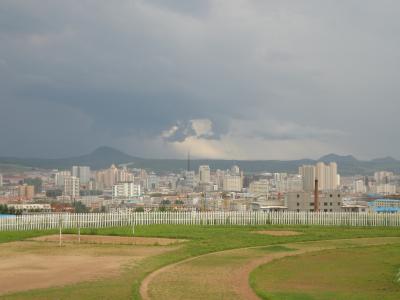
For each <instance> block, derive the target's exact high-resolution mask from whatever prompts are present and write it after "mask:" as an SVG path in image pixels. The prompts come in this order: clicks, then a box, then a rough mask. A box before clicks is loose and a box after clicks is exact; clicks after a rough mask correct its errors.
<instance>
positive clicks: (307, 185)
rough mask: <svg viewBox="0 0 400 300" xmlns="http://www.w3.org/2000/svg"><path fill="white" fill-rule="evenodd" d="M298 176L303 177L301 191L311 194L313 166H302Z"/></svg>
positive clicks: (313, 176) (313, 177)
mask: <svg viewBox="0 0 400 300" xmlns="http://www.w3.org/2000/svg"><path fill="white" fill-rule="evenodd" d="M299 174H300V175H301V176H302V177H303V190H304V191H306V192H311V191H313V190H314V187H315V166H313V165H304V166H301V167H300V168H299Z"/></svg>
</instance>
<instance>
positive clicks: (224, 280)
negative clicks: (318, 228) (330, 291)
mask: <svg viewBox="0 0 400 300" xmlns="http://www.w3.org/2000/svg"><path fill="white" fill-rule="evenodd" d="M388 243H400V238H366V239H348V240H331V241H318V242H302V243H292V244H286V245H284V246H286V247H289V248H291V249H293V250H294V251H280V252H262V251H260V249H263V248H265V249H267V248H268V247H266V246H263V247H250V248H241V249H234V250H227V251H221V252H214V253H209V254H205V255H201V256H197V257H192V258H188V259H186V260H183V261H180V262H177V263H175V264H171V265H168V266H165V267H163V268H161V269H158V270H156V271H155V272H153V273H151V274H149V275H148V276H147V277H146V278H145V279H144V280H143V281H142V284H141V286H140V295H141V297H142V299H143V300H150V299H156V298H157V299H171V298H174V299H187V298H188V294H187V293H186V292H188V291H189V290H190V292H191V297H190V298H192V299H221V298H224V299H225V298H227V299H246V300H248V299H250V300H252V299H259V298H258V296H257V295H256V294H255V293H254V291H253V290H252V288H251V287H250V285H249V281H248V280H249V274H250V272H251V271H252V270H254V269H255V268H257V267H258V266H260V265H263V264H265V263H268V262H271V261H273V260H275V259H280V258H283V257H287V256H295V255H300V254H303V253H307V252H315V251H321V250H328V249H335V248H346V247H354V246H363V245H364V246H368V245H381V244H388ZM224 260H225V261H224ZM221 262H222V264H221ZM153 283H154V285H153ZM155 283H157V284H155ZM171 283H173V284H171ZM193 283H194V284H193ZM174 284H175V285H174ZM185 288H186V290H185ZM196 288H197V289H196ZM153 289H154V290H153ZM182 289H183V290H182ZM213 289H214V290H215V291H216V292H215V293H213ZM150 291H152V293H151V294H153V297H152V296H151V294H150ZM196 293H199V294H196ZM154 295H156V296H154Z"/></svg>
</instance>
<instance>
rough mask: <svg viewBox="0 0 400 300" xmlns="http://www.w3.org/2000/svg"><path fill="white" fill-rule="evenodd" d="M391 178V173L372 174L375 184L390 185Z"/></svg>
mask: <svg viewBox="0 0 400 300" xmlns="http://www.w3.org/2000/svg"><path fill="white" fill-rule="evenodd" d="M392 177H393V172H387V171H379V172H375V173H374V178H375V181H376V184H387V183H390V182H391V180H392Z"/></svg>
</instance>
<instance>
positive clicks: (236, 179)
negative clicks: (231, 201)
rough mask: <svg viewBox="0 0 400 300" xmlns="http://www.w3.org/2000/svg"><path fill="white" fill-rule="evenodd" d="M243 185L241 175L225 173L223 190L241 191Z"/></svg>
mask: <svg viewBox="0 0 400 300" xmlns="http://www.w3.org/2000/svg"><path fill="white" fill-rule="evenodd" d="M242 187H243V180H242V176H240V175H231V174H225V176H224V184H223V190H224V191H226V192H241V191H242Z"/></svg>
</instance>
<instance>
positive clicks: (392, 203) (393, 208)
mask: <svg viewBox="0 0 400 300" xmlns="http://www.w3.org/2000/svg"><path fill="white" fill-rule="evenodd" d="M368 206H369V210H370V211H371V212H375V213H400V199H376V200H373V201H370V202H368Z"/></svg>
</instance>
